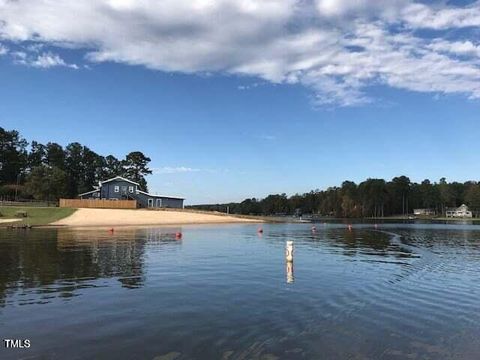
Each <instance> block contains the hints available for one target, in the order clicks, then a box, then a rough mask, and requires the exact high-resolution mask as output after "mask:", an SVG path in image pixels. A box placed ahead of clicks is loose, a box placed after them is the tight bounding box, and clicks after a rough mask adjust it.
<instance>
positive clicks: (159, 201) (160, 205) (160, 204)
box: [157, 199, 162, 208]
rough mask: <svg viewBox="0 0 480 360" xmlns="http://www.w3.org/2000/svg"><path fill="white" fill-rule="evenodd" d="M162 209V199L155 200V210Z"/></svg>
mask: <svg viewBox="0 0 480 360" xmlns="http://www.w3.org/2000/svg"><path fill="white" fill-rule="evenodd" d="M161 207H162V199H157V208H161Z"/></svg>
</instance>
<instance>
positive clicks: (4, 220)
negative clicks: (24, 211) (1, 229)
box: [0, 219, 22, 224]
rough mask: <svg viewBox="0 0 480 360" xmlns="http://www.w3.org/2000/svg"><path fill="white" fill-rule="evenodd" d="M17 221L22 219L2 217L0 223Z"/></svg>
mask: <svg viewBox="0 0 480 360" xmlns="http://www.w3.org/2000/svg"><path fill="white" fill-rule="evenodd" d="M17 221H22V219H0V224H7V223H13V222H17Z"/></svg>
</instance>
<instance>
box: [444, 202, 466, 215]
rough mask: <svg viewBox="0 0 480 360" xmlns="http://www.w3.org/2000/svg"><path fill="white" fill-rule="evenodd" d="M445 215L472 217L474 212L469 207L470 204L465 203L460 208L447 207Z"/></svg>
mask: <svg viewBox="0 0 480 360" xmlns="http://www.w3.org/2000/svg"><path fill="white" fill-rule="evenodd" d="M445 216H446V217H449V218H471V217H473V214H472V212H471V211H470V210H469V209H468V206H467V205H465V204H463V205H461V206H459V207H458V208H447V210H446V212H445Z"/></svg>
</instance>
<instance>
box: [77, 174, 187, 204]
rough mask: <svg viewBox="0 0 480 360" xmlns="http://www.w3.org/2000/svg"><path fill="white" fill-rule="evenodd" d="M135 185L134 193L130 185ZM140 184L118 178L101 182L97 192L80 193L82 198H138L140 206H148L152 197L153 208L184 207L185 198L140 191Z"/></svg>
mask: <svg viewBox="0 0 480 360" xmlns="http://www.w3.org/2000/svg"><path fill="white" fill-rule="evenodd" d="M116 186H118V187H119V192H115V187H116ZM130 186H133V193H131V192H130V190H129V187H130ZM138 190H139V189H138V186H137V185H136V184H132V183H131V182H128V181H125V180H122V179H118V180H116V179H115V180H111V181H108V182H105V183H101V184H100V189H99V191H97V192H92V193H89V194H84V195H79V197H80V198H81V199H109V200H114V199H117V200H128V199H132V200H137V203H138V206H139V207H142V208H148V207H149V206H148V200H149V199H152V201H153V206H152V207H153V208H176V209H183V201H184V200H183V199H179V198H171V197H165V196H161V195H153V194H144V193H143V192H139V191H138Z"/></svg>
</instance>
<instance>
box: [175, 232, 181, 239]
mask: <svg viewBox="0 0 480 360" xmlns="http://www.w3.org/2000/svg"><path fill="white" fill-rule="evenodd" d="M175 238H176V239H181V238H182V233H181V232H180V231H177V232H176V233H175Z"/></svg>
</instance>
